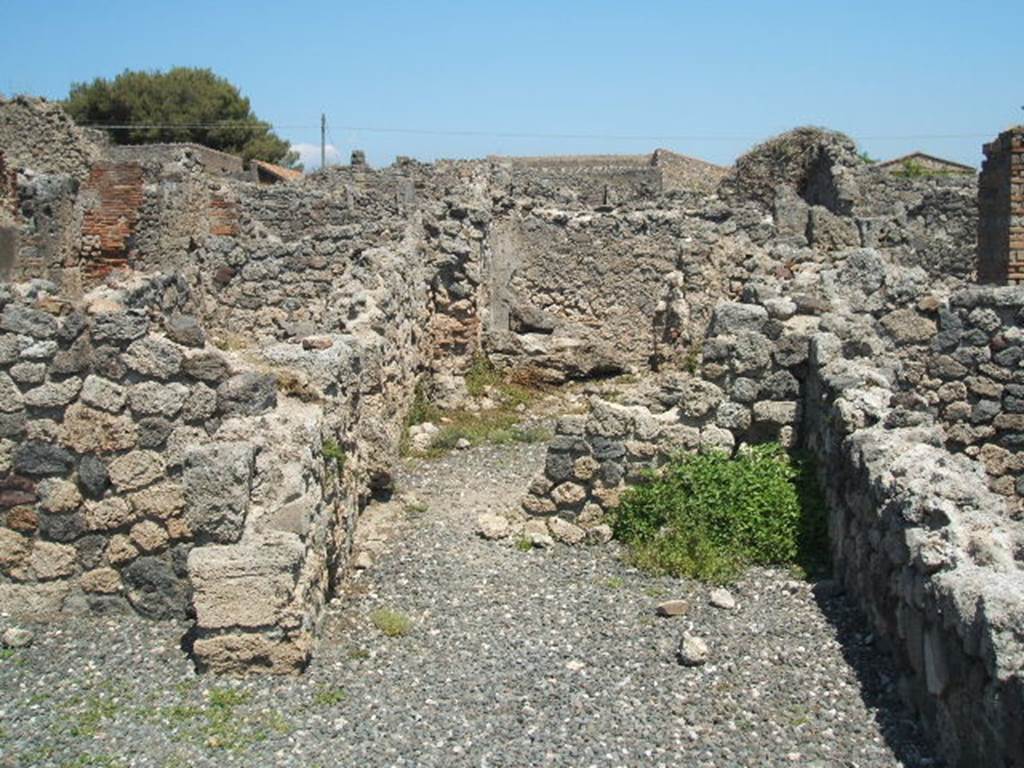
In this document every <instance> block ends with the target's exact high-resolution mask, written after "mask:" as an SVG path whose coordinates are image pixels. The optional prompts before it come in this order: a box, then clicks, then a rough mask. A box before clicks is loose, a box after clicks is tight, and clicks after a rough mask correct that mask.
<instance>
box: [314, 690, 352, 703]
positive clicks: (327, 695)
mask: <svg viewBox="0 0 1024 768" xmlns="http://www.w3.org/2000/svg"><path fill="white" fill-rule="evenodd" d="M347 698H348V694H347V693H345V690H344V689H343V688H330V687H325V688H321V689H320V690H318V691H317V692H316V693H314V694H313V702H314V703H315V704H316V705H317V706H320V707H333V706H334V705H335V704H340V703H341V702H343V701H344V700H345V699H347Z"/></svg>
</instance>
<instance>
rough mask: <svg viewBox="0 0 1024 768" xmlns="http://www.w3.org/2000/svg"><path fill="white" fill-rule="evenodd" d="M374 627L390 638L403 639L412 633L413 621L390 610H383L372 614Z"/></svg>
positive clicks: (371, 619)
mask: <svg viewBox="0 0 1024 768" xmlns="http://www.w3.org/2000/svg"><path fill="white" fill-rule="evenodd" d="M370 621H372V622H373V626H375V627H376V628H377V629H379V630H380V631H381V632H383V633H384V634H385V635H387V636H388V637H403V636H405V635H408V634H409V633H410V632H411V631H412V619H410V618H409V617H408V616H406V615H405V614H404V613H399V612H398V611H393V610H391V609H390V608H381V609H379V610H376V611H374V612H373V613H371V614H370Z"/></svg>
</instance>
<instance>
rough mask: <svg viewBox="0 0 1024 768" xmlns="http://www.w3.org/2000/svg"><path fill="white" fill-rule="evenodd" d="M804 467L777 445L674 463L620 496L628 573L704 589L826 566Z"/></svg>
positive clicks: (618, 525) (821, 522)
mask: <svg viewBox="0 0 1024 768" xmlns="http://www.w3.org/2000/svg"><path fill="white" fill-rule="evenodd" d="M816 488H817V486H816V484H815V481H814V478H813V476H812V474H811V467H810V465H809V463H808V462H806V461H800V460H798V459H793V458H791V457H790V456H788V455H787V454H786V453H785V452H784V451H783V450H782V448H780V447H779V446H778V445H777V444H774V443H771V444H765V445H759V446H754V447H751V448H747V449H744V450H743V451H741V452H739V453H738V454H737V455H736V456H735V457H734V458H731V457H729V456H728V455H727V454H725V453H721V452H713V453H704V454H692V455H681V456H678V457H676V458H674V459H673V460H672V461H671V462H669V464H668V465H666V466H665V467H663V468H662V469H661V470H660V471H658V472H657V473H651V474H650V475H649V476H648V478H647V479H646V480H645V481H644V482H642V483H641V484H640V485H638V486H636V487H634V488H631V489H629V490H628V491H626V493H624V494H623V497H622V501H621V503H620V505H619V508H618V509H617V510H616V512H615V514H614V516H613V527H614V530H615V534H616V536H617V537H618V538H619V539H621V540H622V541H623V542H624V543H626V544H627V545H628V547H629V551H630V555H631V559H632V560H633V561H634V562H635V563H636V565H638V566H640V567H642V568H644V569H646V570H650V571H653V572H655V573H667V574H671V575H675V576H690V577H694V578H698V579H702V580H705V581H713V582H726V581H731V580H733V579H735V578H736V577H737V576H739V575H740V573H742V571H743V569H744V568H745V567H746V566H748V565H755V564H756V565H776V564H800V565H801V566H802V567H804V568H805V569H806V570H807V571H808V572H811V571H814V572H816V571H818V570H819V569H820V566H821V564H822V563H824V562H827V554H826V553H827V551H828V548H827V532H826V530H825V515H824V508H823V505H822V503H821V498H820V495H819V494H818V493H817V491H816Z"/></svg>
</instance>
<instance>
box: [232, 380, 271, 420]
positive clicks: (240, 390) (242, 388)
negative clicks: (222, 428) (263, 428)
mask: <svg viewBox="0 0 1024 768" xmlns="http://www.w3.org/2000/svg"><path fill="white" fill-rule="evenodd" d="M276 405H277V377H276V376H274V375H273V374H269V373H255V372H249V373H240V374H238V375H237V376H232V377H231V378H230V379H228V380H227V381H225V382H224V383H223V384H221V385H220V386H219V387H217V407H218V408H219V409H220V411H221V413H223V414H224V415H226V416H255V415H257V414H260V413H263V412H265V411H268V410H270V409H271V408H273V407H274V406H276Z"/></svg>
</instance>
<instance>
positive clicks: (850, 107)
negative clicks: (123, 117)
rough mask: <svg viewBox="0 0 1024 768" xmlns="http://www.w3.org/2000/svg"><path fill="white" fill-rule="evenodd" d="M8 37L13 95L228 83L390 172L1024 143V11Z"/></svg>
mask: <svg viewBox="0 0 1024 768" xmlns="http://www.w3.org/2000/svg"><path fill="white" fill-rule="evenodd" d="M0 30H2V32H3V35H2V39H3V44H2V45H0V92H3V93H5V94H7V95H11V94H14V93H33V94H39V95H43V96H47V97H49V98H61V97H63V96H64V95H66V93H67V90H68V86H69V84H70V83H71V82H73V81H79V80H91V79H92V78H93V77H95V76H105V77H112V76H114V75H116V74H117V73H118V72H120V71H121V70H123V69H125V68H130V69H165V68H168V67H171V66H175V65H184V66H203V67H210V68H212V69H213V70H214V71H216V72H217V73H218V74H220V75H223V76H225V77H227V78H228V79H229V80H231V81H232V82H234V83H235V84H236V85H238V86H239V87H240V88H241V89H242V91H243V92H244V93H245V94H246V95H247V96H249V97H250V99H251V100H252V103H253V107H254V109H255V111H256V113H257V114H258V115H259V116H260V117H261V118H263V119H266V120H268V121H270V122H272V123H274V124H275V125H277V126H280V128H279V129H278V132H279V133H280V134H281V135H282V136H284V137H285V138H287V139H289V140H290V141H292V142H293V143H297V144H301V143H305V144H310V145H315V144H316V143H317V142H319V128H318V124H319V117H320V113H321V112H325V113H326V114H327V119H328V123H329V126H330V136H329V140H330V141H331V143H332V144H333V145H335V146H336V147H337V149H338V151H339V153H340V154H341V155H342V156H344V157H346V158H347V156H348V153H349V152H350V151H351V149H352V148H353V147H360V148H363V149H365V150H366V152H367V156H368V159H369V160H370V162H371V163H372V164H384V163H388V162H390V161H391V160H392V159H393V158H394V156H395V155H398V154H404V155H411V156H414V157H418V158H421V159H424V160H430V159H434V158H437V157H479V156H483V155H487V154H492V153H500V154H563V153H566V154H568V153H591V152H609V153H636V152H647V151H650V150H652V149H654V148H655V147H658V146H665V147H669V148H671V149H675V150H677V151H680V152H684V153H687V154H691V155H695V156H698V157H703V158H705V159H708V160H711V161H714V162H720V163H729V162H732V160H734V159H735V157H736V156H737V155H738V154H740V153H742V152H743V151H744V150H745V149H747V148H748V147H750V146H751V145H752V144H754V143H756V142H757V141H759V140H762V139H765V138H767V137H769V136H771V135H773V134H775V133H778V132H780V131H782V130H785V129H787V128H790V127H793V126H796V125H805V124H815V125H825V126H828V127H832V128H836V129H838V130H842V131H845V132H847V133H849V134H851V135H852V136H854V137H855V138H857V139H858V141H859V142H860V144H861V146H862V147H863V148H864V149H866V150H867V151H868V152H869V153H870V154H871V155H873V156H875V157H879V158H888V157H892V156H895V155H898V154H903V153H905V152H908V151H911V150H913V149H918V148H920V149H922V150H924V151H927V152H931V153H933V154H939V155H943V156H947V157H950V158H953V159H956V160H959V161H962V162H967V163H971V164H978V163H979V162H980V160H981V145H982V143H983V142H984V141H987V140H988V139H990V138H991V137H992V136H994V135H995V134H997V133H998V132H999V131H1000V130H1002V129H1004V128H1005V127H1007V126H1009V125H1011V124H1014V123H1019V122H1024V112H1022V111H1021V106H1022V105H1024V85H1022V81H1021V79H1020V55H1021V46H1022V45H1024V2H1021V0H1006V1H1002V0H1000V1H995V0H993V1H991V2H985V1H984V0H981V1H978V2H949V1H944V0H931V2H919V1H918V0H898V1H896V0H889V1H888V2H875V1H874V0H864V1H862V2H840V1H838V0H831V2H796V1H795V0H773V1H771V2H730V1H728V0H723V1H716V0H701V1H700V2H697V1H696V0H677V1H676V2H657V1H645V0H634V1H633V2H628V1H627V0H619V2H603V1H601V0H590V1H589V2H583V0H574V1H572V2H568V1H565V2H553V1H550V0H549V2H539V1H535V0H517V1H516V2H508V1H507V0H505V1H504V2H489V1H488V2H483V1H481V0H477V2H431V1H429V0H420V1H419V2H387V1H386V0H385V1H375V2H365V3H353V2H344V0H333V1H332V2H291V3H286V2H280V1H278V2H274V3H269V2H261V1H260V0H247V1H246V2H241V1H237V0H225V1H218V0H206V2H201V3H200V2H192V0H178V1H177V2H152V1H151V0H131V2H124V1H123V0H103V1H102V2H97V1H95V0H93V1H91V2H90V1H87V0H80V1H78V2H72V1H70V0H67V1H62V0H31V1H28V0H0ZM354 129H359V130H354ZM370 129H402V130H405V131H410V132H387V131H380V130H370ZM411 131H430V133H427V132H424V133H417V132H411ZM460 132H462V134H460ZM467 133H468V134H471V135H466V134H467ZM496 134H536V135H534V136H509V135H496ZM566 134H571V135H572V136H573V137H572V138H570V137H565V135H566Z"/></svg>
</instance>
